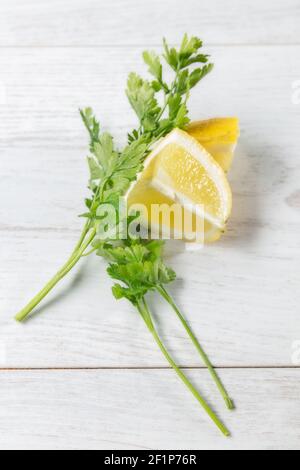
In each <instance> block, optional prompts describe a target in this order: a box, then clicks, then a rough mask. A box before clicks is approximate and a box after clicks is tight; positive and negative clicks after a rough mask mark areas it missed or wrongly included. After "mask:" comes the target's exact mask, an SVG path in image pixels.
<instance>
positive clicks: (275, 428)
mask: <svg viewBox="0 0 300 470" xmlns="http://www.w3.org/2000/svg"><path fill="white" fill-rule="evenodd" d="M187 373H188V375H189V376H190V377H191V379H192V380H193V382H194V383H195V384H196V386H198V387H199V389H200V390H201V391H202V393H203V394H204V395H205V396H206V397H209V399H210V400H211V402H212V403H214V404H216V405H217V406H216V410H217V412H218V413H219V415H220V417H222V418H223V419H224V421H225V422H226V424H227V425H228V426H229V428H230V429H231V431H232V438H230V439H226V438H223V437H222V436H221V435H220V434H219V431H218V430H217V429H215V428H214V426H213V425H212V424H211V423H210V421H209V420H208V419H207V418H206V416H205V414H204V412H203V411H202V409H200V408H198V405H197V402H196V401H195V400H194V399H193V397H192V396H191V395H190V394H189V392H188V391H186V390H185V389H184V388H183V386H182V385H181V383H180V382H179V380H178V378H177V377H176V376H175V375H174V374H173V372H172V371H166V370H160V371H155V370H149V371H142V370H135V371H132V370H131V371H120V370H106V371H100V370H99V371H53V372H50V371H47V372H40V371H35V372H33V371H27V372H9V373H7V372H1V373H0V385H1V386H0V418H1V419H0V448H1V450H3V449H14V450H15V449H26V450H29V449H32V450H38V449H51V450H56V449H57V450H64V449H72V450H76V449H80V450H84V449H88V450H91V449H92V450H96V449H106V450H109V449H112V450H114V449H129V450H133V449H157V450H158V449H178V450H179V449H190V450H193V449H199V450H200V449H226V450H227V449H235V450H238V449H242V450H246V449H251V450H256V449H257V450H259V449H262V450H279V449H280V450H299V442H300V418H299V413H297V410H298V403H299V393H300V381H299V374H300V371H299V370H226V371H222V372H221V375H222V377H223V379H224V380H225V381H226V383H227V384H228V386H229V388H230V390H231V392H232V394H233V396H234V397H235V399H236V405H237V410H236V411H235V412H233V413H230V412H228V411H226V410H225V409H224V407H223V405H222V401H221V400H220V399H219V397H218V396H217V392H216V391H215V389H214V387H213V386H212V385H211V384H210V382H209V380H208V378H207V375H206V374H205V372H204V371H195V370H194V371H187Z"/></svg>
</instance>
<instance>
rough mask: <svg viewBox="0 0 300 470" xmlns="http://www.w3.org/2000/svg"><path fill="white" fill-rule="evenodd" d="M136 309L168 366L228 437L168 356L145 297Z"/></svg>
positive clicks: (224, 428) (202, 399)
mask: <svg viewBox="0 0 300 470" xmlns="http://www.w3.org/2000/svg"><path fill="white" fill-rule="evenodd" d="M138 310H139V312H140V314H141V316H142V318H143V320H144V322H145V324H146V326H147V328H148V329H149V331H150V333H151V334H152V336H153V338H154V339H155V341H156V343H157V345H158V346H159V348H160V350H161V352H162V353H163V355H164V356H165V358H166V360H167V361H168V363H169V364H170V366H171V367H172V368H173V369H174V371H175V372H176V374H177V375H178V376H179V378H180V379H181V380H182V381H183V383H184V384H185V385H186V387H187V388H188V389H189V390H190V392H191V393H192V394H193V395H194V397H195V398H196V400H197V401H198V402H199V403H200V405H201V406H202V408H203V409H204V410H205V411H206V413H207V414H208V416H209V417H210V418H211V419H212V421H213V422H214V423H215V424H216V426H217V427H218V428H219V430H220V431H221V432H222V434H224V436H226V437H229V436H230V432H229V430H228V429H227V428H226V426H225V425H224V424H223V423H222V422H221V421H220V419H219V418H218V417H217V415H216V414H215V413H214V411H213V410H212V409H211V408H210V406H209V405H208V404H207V403H206V401H205V400H204V398H203V397H202V396H201V395H200V393H199V392H198V391H197V390H196V389H195V387H194V386H193V385H192V383H191V382H190V381H189V379H188V378H187V377H186V375H185V374H184V373H183V372H182V370H181V369H180V368H179V367H178V365H177V364H176V363H175V361H174V360H173V358H172V357H171V356H170V354H169V352H168V351H167V349H166V348H165V346H164V345H163V343H162V341H161V339H160V337H159V335H158V333H157V331H156V329H155V326H154V324H153V320H152V317H151V314H150V311H149V308H148V306H147V304H146V301H145V299H143V301H142V302H141V303H140V304H139V305H138Z"/></svg>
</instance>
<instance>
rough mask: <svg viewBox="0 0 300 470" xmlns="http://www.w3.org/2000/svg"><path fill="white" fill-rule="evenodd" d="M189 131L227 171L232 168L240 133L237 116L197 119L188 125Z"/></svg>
mask: <svg viewBox="0 0 300 470" xmlns="http://www.w3.org/2000/svg"><path fill="white" fill-rule="evenodd" d="M187 132H188V133H189V135H191V136H192V137H194V138H195V139H197V140H198V142H199V143H200V144H201V145H203V147H204V148H205V149H206V150H207V151H208V152H209V153H210V154H211V155H212V156H213V157H214V159H215V160H216V161H217V162H218V163H219V165H220V166H221V167H222V168H223V170H224V171H225V172H227V171H229V170H230V168H231V166H232V162H233V157H234V151H235V149H236V145H237V141H238V138H239V135H240V131H239V121H238V119H237V118H216V119H208V120H206V121H195V122H192V123H191V124H190V125H189V126H188V127H187Z"/></svg>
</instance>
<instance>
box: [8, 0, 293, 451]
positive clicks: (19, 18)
mask: <svg viewBox="0 0 300 470" xmlns="http://www.w3.org/2000/svg"><path fill="white" fill-rule="evenodd" d="M299 23H300V3H299V0H276V1H271V0H265V1H264V2H261V0H244V1H243V2H241V1H240V0H209V1H208V0H205V1H204V0H185V1H184V2H183V3H182V4H180V2H174V1H173V0H152V1H151V2H142V1H140V0H110V1H102V0H64V1H63V2H61V1H57V0H51V1H50V0H31V1H24V0H10V1H7V0H2V1H1V6H0V237H1V245H0V253H1V255H0V256H1V258H0V259H1V262H0V367H1V370H0V448H1V449H15V448H18V449H101V448H102V449H170V448H174V449H184V448H185V449H202V448H206V449H210V448H212V449H222V448H224V449H247V448H251V449H277V448H281V449H295V448H296V449H299V448H300V401H299V399H300V370H299V367H300V351H299V350H300V309H299V304H300V291H299V282H300V242H299V233H300V160H299V149H300V134H299V128H300V92H299V89H300V28H299ZM184 32H188V33H189V34H197V35H200V36H201V37H202V38H203V39H204V40H205V41H206V44H207V49H208V51H209V52H210V53H211V55H212V59H213V61H214V63H215V64H216V68H215V71H214V73H213V74H212V75H211V76H210V77H209V78H208V79H207V80H205V82H203V84H202V85H201V86H199V88H198V89H197V91H195V92H194V94H193V97H192V100H191V114H192V117H193V118H198V119H199V118H202V117H203V118H205V117H213V116H217V115H219V116H223V115H237V116H239V117H240V120H241V128H242V136H241V141H240V146H239V150H238V154H237V158H236V161H235V165H234V169H233V171H232V173H231V175H230V179H231V183H232V187H233V191H234V212H233V216H232V219H231V222H230V226H229V231H228V234H227V235H226V237H225V238H223V239H222V240H221V241H220V242H219V243H218V244H215V245H212V246H209V247H206V248H205V250H204V251H202V252H199V253H197V254H195V253H193V254H189V253H179V254H177V255H176V256H170V259H169V262H170V263H171V265H172V266H173V267H174V268H175V270H176V271H177V272H178V275H179V279H178V281H177V283H175V284H174V286H173V289H172V292H173V294H174V296H175V298H176V300H177V302H178V303H179V305H180V306H181V307H182V309H183V310H184V311H185V312H186V315H187V317H188V319H189V322H190V324H191V325H192V327H193V329H194V330H195V332H196V334H197V336H198V337H199V339H201V341H202V343H203V344H204V346H205V348H206V350H207V351H208V352H209V354H210V357H211V358H212V360H213V362H214V363H215V365H216V366H217V367H218V371H219V373H220V375H221V377H222V378H223V379H224V382H225V383H226V386H227V387H228V389H229V390H230V392H231V394H232V396H233V397H234V398H235V402H236V406H237V409H236V411H235V412H234V413H229V412H227V411H226V410H224V408H223V403H222V402H221V400H220V399H219V396H218V395H217V393H216V392H215V389H214V386H213V385H212V384H211V380H210V378H209V376H208V374H207V372H206V371H205V370H204V369H203V368H202V367H201V364H200V363H199V360H198V357H197V355H196V354H195V352H194V350H193V348H192V347H191V346H190V344H189V341H188V339H187V338H186V336H185V334H184V332H183V331H182V329H181V327H180V325H179V324H178V323H177V322H176V320H175V319H174V317H173V316H172V315H171V313H170V312H169V311H168V309H166V308H165V306H164V305H163V304H162V303H160V302H159V303H157V304H155V305H156V306H155V310H156V313H157V318H158V321H159V328H160V331H162V332H163V335H164V338H165V340H166V341H167V344H168V345H169V346H170V348H171V350H172V351H174V354H175V356H176V358H177V359H178V361H179V362H180V364H181V365H182V366H184V367H185V368H186V369H187V370H186V372H187V374H188V375H189V376H190V377H191V379H192V380H193V381H194V382H195V384H197V385H198V386H199V388H200V390H201V391H202V392H203V393H204V395H205V396H206V397H209V400H210V401H211V402H212V403H213V404H214V405H216V408H215V409H216V411H217V412H218V413H220V416H221V417H222V418H223V420H224V421H225V422H226V423H227V424H228V426H229V427H230V429H231V430H232V433H233V437H232V438H231V439H228V440H226V439H224V438H222V437H221V436H220V435H219V434H218V431H217V430H216V429H215V428H214V427H213V426H212V425H211V424H210V422H209V421H208V420H207V419H206V417H205V415H204V413H203V412H202V411H201V409H199V412H198V410H197V403H196V402H195V401H194V400H193V398H192V397H191V396H190V395H189V394H188V392H186V391H185V389H184V387H183V386H182V384H181V383H180V382H179V381H178V379H177V378H176V376H175V375H174V373H173V371H171V370H170V369H168V368H167V367H166V364H165V361H164V359H163V358H162V357H161V355H160V352H159V351H158V350H157V348H156V346H155V344H154V343H153V341H152V339H151V337H150V336H149V334H148V333H147V331H146V330H145V328H144V325H143V324H142V322H141V321H140V319H139V318H138V316H137V315H136V314H135V313H134V311H133V309H132V308H131V307H130V305H128V304H126V303H125V302H124V303H122V302H120V303H117V302H116V301H115V300H114V299H113V298H112V296H111V295H110V286H111V282H110V281H109V280H108V278H107V276H106V274H105V264H104V263H103V262H102V261H101V260H100V259H97V258H96V257H95V258H91V259H90V260H88V261H87V262H83V263H82V264H81V266H80V267H78V269H76V270H75V271H74V272H73V274H72V275H71V276H70V277H69V279H68V280H66V281H65V282H63V283H62V285H61V286H60V287H59V288H58V289H57V290H56V291H55V292H54V294H53V295H51V296H50V297H49V299H48V300H47V301H46V302H45V303H44V304H43V305H42V307H41V308H40V309H39V310H38V312H37V313H38V314H37V315H35V316H34V318H33V319H32V321H30V322H28V323H27V324H25V325H18V324H16V323H15V322H14V321H13V320H12V317H13V315H14V313H16V312H17V311H18V309H19V308H20V307H21V306H22V305H23V304H24V303H25V301H27V300H28V299H29V297H30V296H32V295H33V294H35V293H36V291H37V290H38V288H39V287H41V286H42V284H43V283H44V281H46V280H47V279H48V278H49V276H50V275H52V274H54V272H55V271H56V269H57V268H58V267H59V266H60V264H61V263H62V261H64V260H65V258H66V256H67V255H68V253H69V251H70V249H71V248H72V245H73V243H74V241H75V240H76V237H77V236H78V233H79V231H80V226H81V220H80V219H78V218H77V214H78V213H80V211H81V210H82V200H83V198H84V196H85V195H86V194H87V191H86V190H85V187H86V180H87V168H86V162H85V156H86V152H87V136H86V133H85V131H84V129H83V126H82V124H81V122H80V119H79V116H78V112H77V109H78V107H79V106H88V105H92V106H93V107H94V108H95V110H96V112H97V114H98V116H99V118H100V119H101V122H102V123H103V126H104V127H105V128H107V129H109V130H110V131H111V132H113V133H114V135H116V137H117V139H118V140H119V142H123V141H124V136H125V135H126V131H127V130H130V129H131V128H132V127H133V126H134V124H135V118H134V115H133V113H130V111H129V107H128V104H127V102H126V98H125V95H124V87H125V81H126V76H127V74H128V72H129V71H131V70H137V71H141V72H142V71H144V67H143V65H142V62H141V58H140V55H141V52H142V51H143V50H144V49H145V48H155V49H156V48H158V47H159V45H160V43H161V37H162V35H165V36H166V37H167V38H168V39H169V40H170V41H171V42H174V43H177V42H178V41H179V40H180V38H181V36H182V34H183V33H184Z"/></svg>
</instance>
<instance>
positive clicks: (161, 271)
mask: <svg viewBox="0 0 300 470" xmlns="http://www.w3.org/2000/svg"><path fill="white" fill-rule="evenodd" d="M202 46H203V45H202V41H201V40H200V39H198V38H196V37H191V38H189V37H188V36H187V35H185V36H184V38H183V41H182V43H181V46H180V47H179V48H178V49H176V48H174V47H169V45H168V44H167V42H166V41H165V40H164V44H163V49H164V50H163V55H162V56H159V55H157V54H156V53H155V52H149V51H146V52H144V54H143V59H144V62H145V63H146V65H147V67H148V72H149V74H150V76H151V79H149V80H146V79H144V78H142V77H140V76H139V75H137V74H136V73H131V74H130V75H129V77H128V82H127V89H126V94H127V97H128V100H129V103H130V105H131V107H132V108H133V110H134V112H135V113H136V115H137V118H138V123H139V124H138V127H137V128H136V129H134V130H133V131H132V132H131V133H130V134H128V144H127V145H126V146H125V148H124V149H122V150H118V149H117V148H116V146H115V144H114V141H113V137H112V136H111V135H110V134H109V133H106V132H102V129H101V126H100V123H99V121H98V120H97V119H96V117H95V116H94V114H93V111H92V109H91V108H87V109H85V110H80V114H81V117H82V120H83V123H84V125H85V127H86V129H87V131H88V134H89V137H90V145H89V148H90V155H89V156H88V166H89V170H90V179H89V188H90V191H91V196H90V197H89V198H88V199H86V201H85V205H86V208H87V210H86V212H84V213H83V214H81V217H83V218H85V219H86V222H85V225H84V228H83V231H82V234H81V236H80V239H79V241H78V243H77V245H76V246H75V248H74V250H73V252H72V254H71V256H70V257H69V259H68V260H67V262H66V263H65V264H64V265H63V267H62V268H61V269H60V270H59V271H58V273H57V274H56V275H55V276H54V277H53V278H52V279H51V280H50V281H49V282H48V283H47V284H46V286H45V287H44V288H43V289H42V290H41V291H40V292H39V293H38V294H37V295H36V296H35V297H34V299H33V300H31V302H29V304H28V305H27V306H26V307H25V308H24V309H22V310H21V312H19V313H18V315H17V316H16V319H17V320H18V321H23V320H25V319H26V318H27V317H28V316H29V315H30V313H31V312H32V310H34V308H35V307H36V306H37V305H38V304H39V303H40V302H41V301H42V300H43V299H44V298H45V296H46V295H47V294H48V293H49V292H50V291H51V290H52V289H53V288H54V287H55V286H56V284H57V283H58V282H60V281H61V280H62V279H63V278H64V277H65V276H66V275H67V274H68V273H69V272H70V271H71V270H72V268H73V267H74V266H75V265H76V264H77V263H78V261H79V260H80V259H82V257H84V256H88V255H89V254H91V253H92V252H96V253H97V254H98V255H99V256H101V257H103V258H105V259H107V260H108V262H109V267H108V270H107V272H108V274H109V276H110V277H111V278H112V279H114V280H115V281H117V282H116V284H115V285H114V286H113V294H114V296H115V298H116V299H122V298H125V299H127V300H128V301H130V302H131V303H132V304H133V305H134V307H135V308H136V309H137V311H138V312H139V314H140V315H141V317H142V319H143V321H144V322H145V324H146V326H147V328H148V329H149V331H150V333H151V334H152V336H153V338H154V339H155V341H156V343H157V344H158V346H159V348H160V349H161V351H162V353H163V354H164V356H165V358H166V359H167V361H168V363H169V364H170V365H171V367H172V368H173V369H174V370H175V372H176V373H177V375H178V376H179V377H180V378H181V380H182V381H183V382H184V383H185V385H186V386H187V388H188V389H189V390H190V391H191V392H192V394H193V395H194V396H195V398H196V399H197V400H198V402H199V403H200V404H201V406H202V407H203V408H204V409H205V411H206V412H207V413H208V415H209V416H210V417H211V419H212V420H213V421H214V422H215V424H216V425H217V426H218V428H219V429H220V430H221V431H222V433H223V434H225V435H226V436H228V435H229V431H228V430H227V428H226V427H225V426H224V425H223V424H222V423H221V422H220V420H219V418H218V417H217V416H216V414H215V413H214V412H213V411H212V409H211V408H210V407H209V405H208V404H207V403H206V401H205V400H204V399H203V398H202V396H201V395H200V394H199V392H198V391H197V390H196V389H195V387H194V386H193V385H192V384H191V382H190V381H189V380H188V378H187V377H186V375H185V374H184V372H183V371H182V370H181V369H180V367H179V366H178V365H177V364H176V362H175V361H174V360H173V358H172V357H171V355H170V354H169V352H168V351H167V349H166V347H165V346H164V344H163V342H162V340H161V338H160V337H159V335H158V332H157V330H156V328H155V323H154V320H153V316H152V314H151V311H150V309H149V306H148V304H147V300H146V297H147V294H148V293H149V292H150V291H155V292H157V293H158V294H159V295H160V296H162V298H163V299H164V300H165V301H166V302H167V303H168V304H169V305H170V307H171V308H172V309H173V311H174V312H175V314H176V315H177V317H178V318H179V320H180V321H181V323H182V325H183V326H184V328H185V330H186V332H187V333H188V335H189V337H190V338H191V340H192V342H193V344H194V346H195V347H196V349H197V351H198V353H199V354H200V356H201V358H202V360H203V362H204V363H205V365H206V366H207V367H208V370H209V371H210V373H211V375H212V378H213V380H214V381H215V383H216V385H217V387H218V389H219V390H220V393H221V395H222V396H223V398H224V400H225V403H226V405H227V407H228V408H229V409H232V408H233V402H232V400H231V399H230V398H229V396H228V394H227V392H226V390H225V388H224V386H223V385H222V383H221V381H220V379H219V377H218V375H217V373H216V372H215V370H214V368H213V366H212V364H211V363H210V361H209V359H208V357H207V355H206V354H205V352H204V351H203V349H202V347H201V346H200V344H199V342H198V340H197V339H196V337H195V335H194V333H193V332H192V330H191V329H190V327H189V325H188V323H187V322H186V320H185V318H184V316H183V314H182V313H181V312H180V310H179V309H178V307H177V306H176V304H175V302H174V300H173V299H172V298H171V296H170V295H169V294H168V292H167V290H166V285H168V284H170V283H171V282H173V281H174V280H175V278H176V274H175V273H174V271H173V270H172V269H171V268H169V267H167V266H166V265H165V263H164V261H163V246H164V243H163V242H161V241H157V240H155V241H149V240H148V241H147V240H142V239H135V238H131V237H130V236H129V234H128V233H126V234H127V237H126V238H125V239H123V237H122V239H119V240H117V241H116V240H115V239H113V237H112V236H111V233H110V232H108V233H106V236H105V237H103V232H101V231H103V223H102V216H101V215H99V209H101V206H104V205H105V204H108V203H109V204H112V205H114V206H115V207H116V208H118V207H119V202H120V199H121V198H122V197H123V196H124V195H125V194H126V192H127V191H128V188H129V187H130V185H131V183H132V182H133V181H134V180H136V178H137V175H138V174H139V173H140V172H141V171H142V170H143V163H144V161H145V159H146V158H147V156H148V155H149V153H150V152H151V149H152V147H153V145H154V144H155V143H156V142H157V141H158V140H159V139H161V138H162V137H164V136H165V135H167V134H168V133H169V132H170V131H172V129H174V128H182V129H184V128H185V127H186V125H187V124H188V123H189V121H190V120H189V116H188V108H187V102H188V98H189V96H190V92H191V90H192V89H193V88H194V87H195V86H196V85H197V84H198V83H199V82H200V81H201V80H202V79H203V78H204V77H205V76H206V75H207V74H208V73H209V72H210V71H211V70H212V68H213V65H212V64H211V63H209V56H208V55H206V54H203V53H202ZM163 61H164V62H165V63H166V65H167V66H168V67H169V68H170V69H171V72H172V74H173V77H172V79H171V81H167V80H166V78H165V75H166V74H165V70H164V67H163ZM122 217H123V216H122V214H121V213H120V212H118V217H117V221H116V223H117V225H118V226H121V225H122V224H123V222H124V220H123V218H122ZM127 222H128V221H127ZM99 233H101V235H102V236H101V237H100V238H99V237H97V234H99Z"/></svg>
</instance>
